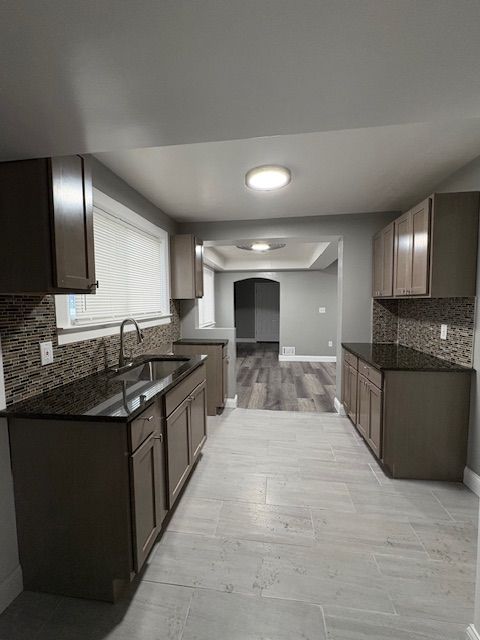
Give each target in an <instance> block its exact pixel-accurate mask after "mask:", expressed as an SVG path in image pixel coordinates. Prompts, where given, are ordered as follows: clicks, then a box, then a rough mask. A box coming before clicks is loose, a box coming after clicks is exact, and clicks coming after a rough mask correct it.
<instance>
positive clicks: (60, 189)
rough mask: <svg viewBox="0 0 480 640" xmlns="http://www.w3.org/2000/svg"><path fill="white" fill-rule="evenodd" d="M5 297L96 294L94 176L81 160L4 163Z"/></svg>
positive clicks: (1, 263) (0, 277) (0, 258)
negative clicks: (14, 295)
mask: <svg viewBox="0 0 480 640" xmlns="http://www.w3.org/2000/svg"><path fill="white" fill-rule="evenodd" d="M0 210H1V211H2V234H1V240H0V292H1V293H17V294H48V293H94V292H95V290H96V278H95V257H94V238H93V198H92V176H91V171H90V167H89V163H88V161H87V160H86V159H85V158H83V157H81V156H77V155H75V156H62V157H56V158H39V159H35V160H18V161H14V162H2V163H0Z"/></svg>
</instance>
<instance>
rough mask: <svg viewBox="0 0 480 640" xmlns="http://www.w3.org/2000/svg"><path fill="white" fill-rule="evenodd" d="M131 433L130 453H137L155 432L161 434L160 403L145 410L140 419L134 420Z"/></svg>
mask: <svg viewBox="0 0 480 640" xmlns="http://www.w3.org/2000/svg"><path fill="white" fill-rule="evenodd" d="M129 427H130V429H129V431H130V433H129V440H130V451H132V452H133V451H135V449H137V448H138V447H139V446H140V445H141V444H142V442H144V441H145V440H146V439H147V438H148V436H150V435H151V434H152V433H153V432H154V431H155V432H156V433H161V430H162V414H161V412H160V407H159V405H158V403H156V402H154V403H153V404H152V405H150V406H149V407H148V409H145V411H144V412H143V413H141V414H140V415H139V416H138V418H135V420H132V422H130V425H129Z"/></svg>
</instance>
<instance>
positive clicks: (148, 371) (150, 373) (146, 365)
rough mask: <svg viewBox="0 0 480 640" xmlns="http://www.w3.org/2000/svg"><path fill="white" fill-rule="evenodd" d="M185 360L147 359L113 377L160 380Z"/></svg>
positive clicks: (125, 379) (119, 378) (131, 379)
mask: <svg viewBox="0 0 480 640" xmlns="http://www.w3.org/2000/svg"><path fill="white" fill-rule="evenodd" d="M187 361H188V360H187V359H178V360H170V359H169V360H148V361H147V362H143V363H142V364H140V365H138V366H137V367H134V368H133V369H128V370H127V371H124V372H123V373H118V374H117V375H116V376H115V379H116V380H122V381H130V382H135V381H137V380H138V381H140V380H162V379H163V378H166V377H167V376H169V375H171V374H172V373H173V372H174V371H176V370H177V369H180V367H183V365H184V364H185V362H187Z"/></svg>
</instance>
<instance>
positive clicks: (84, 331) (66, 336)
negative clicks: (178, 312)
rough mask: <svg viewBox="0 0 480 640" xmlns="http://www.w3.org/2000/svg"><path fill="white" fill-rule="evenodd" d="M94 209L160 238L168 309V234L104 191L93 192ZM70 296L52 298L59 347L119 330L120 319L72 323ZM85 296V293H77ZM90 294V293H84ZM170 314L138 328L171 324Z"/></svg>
mask: <svg viewBox="0 0 480 640" xmlns="http://www.w3.org/2000/svg"><path fill="white" fill-rule="evenodd" d="M93 207H94V209H100V210H101V211H104V212H105V213H107V214H110V215H112V216H114V217H116V218H119V219H120V220H123V221H124V222H127V223H128V224H130V225H132V226H134V227H136V228H138V229H140V230H142V231H145V232H146V233H150V234H152V235H154V236H157V237H158V238H160V239H161V241H162V243H163V245H164V247H165V251H164V252H163V256H162V262H163V266H164V267H165V271H166V274H167V275H166V283H165V284H166V301H167V302H168V307H169V308H170V301H171V292H170V258H169V235H168V232H167V231H165V229H162V228H161V227H159V226H157V225H155V224H153V223H152V222H149V221H148V220H146V219H145V218H143V217H142V216H140V215H139V214H138V213H135V212H134V211H132V210H131V209H129V208H128V207H126V206H125V205H123V204H122V203H120V202H118V201H117V200H114V199H113V198H111V197H110V196H108V195H107V194H106V193H103V191H99V190H98V189H96V188H94V189H93ZM69 295H70V294H65V295H56V296H54V297H55V315H56V326H57V339H58V344H59V345H61V344H71V343H73V342H81V341H84V340H91V339H94V338H102V337H106V336H112V335H116V334H117V333H118V329H119V327H120V325H121V323H122V320H121V319H119V320H109V321H102V322H92V323H88V324H81V325H79V324H73V323H72V321H71V318H70V313H69ZM78 295H84V294H78ZM86 295H90V294H86ZM171 319H172V314H171V313H168V314H163V315H161V316H153V317H151V318H143V319H139V320H138V324H139V325H140V327H141V328H143V329H146V328H149V327H156V326H159V325H165V324H170V323H171ZM125 330H126V331H133V330H134V327H133V326H132V325H127V326H126V327H125Z"/></svg>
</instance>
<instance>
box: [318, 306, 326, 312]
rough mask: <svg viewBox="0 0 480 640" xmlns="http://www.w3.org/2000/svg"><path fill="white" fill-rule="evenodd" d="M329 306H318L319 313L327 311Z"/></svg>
mask: <svg viewBox="0 0 480 640" xmlns="http://www.w3.org/2000/svg"><path fill="white" fill-rule="evenodd" d="M326 311H327V308H326V307H318V313H326Z"/></svg>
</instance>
